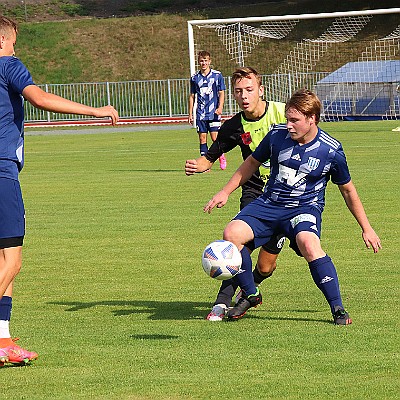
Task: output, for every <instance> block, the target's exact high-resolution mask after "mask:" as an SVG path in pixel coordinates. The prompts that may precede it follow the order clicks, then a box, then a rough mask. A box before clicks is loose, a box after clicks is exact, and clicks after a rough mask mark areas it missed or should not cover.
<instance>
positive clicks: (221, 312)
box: [206, 304, 228, 321]
mask: <svg viewBox="0 0 400 400" xmlns="http://www.w3.org/2000/svg"><path fill="white" fill-rule="evenodd" d="M227 311H228V307H227V306H226V305H225V304H215V305H214V306H213V308H212V310H211V311H210V313H209V314H208V315H207V317H206V319H207V320H208V321H222V320H223V319H224V318H225V315H226V313H227Z"/></svg>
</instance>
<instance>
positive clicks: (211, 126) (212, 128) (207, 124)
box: [196, 114, 221, 133]
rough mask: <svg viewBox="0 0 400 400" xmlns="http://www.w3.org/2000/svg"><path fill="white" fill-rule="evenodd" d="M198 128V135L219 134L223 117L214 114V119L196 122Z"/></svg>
mask: <svg viewBox="0 0 400 400" xmlns="http://www.w3.org/2000/svg"><path fill="white" fill-rule="evenodd" d="M196 127H197V132H198V133H207V132H218V131H219V128H221V116H220V115H217V114H214V119H212V120H210V119H206V120H200V119H197V120H196Z"/></svg>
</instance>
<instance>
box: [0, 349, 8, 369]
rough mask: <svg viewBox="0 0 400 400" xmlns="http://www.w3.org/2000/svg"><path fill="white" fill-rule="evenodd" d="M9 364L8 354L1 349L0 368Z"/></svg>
mask: <svg viewBox="0 0 400 400" xmlns="http://www.w3.org/2000/svg"><path fill="white" fill-rule="evenodd" d="M7 362H8V354H7V352H6V351H5V350H4V349H0V367H3V366H4V364H5V363H7Z"/></svg>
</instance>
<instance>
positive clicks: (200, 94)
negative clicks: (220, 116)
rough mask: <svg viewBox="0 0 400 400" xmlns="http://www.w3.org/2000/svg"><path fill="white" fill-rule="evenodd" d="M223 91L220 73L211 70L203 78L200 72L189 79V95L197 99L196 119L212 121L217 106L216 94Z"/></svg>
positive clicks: (217, 98) (223, 84)
mask: <svg viewBox="0 0 400 400" xmlns="http://www.w3.org/2000/svg"><path fill="white" fill-rule="evenodd" d="M222 90H225V82H224V78H223V76H222V74H221V72H219V71H216V70H214V69H211V70H210V72H209V73H208V74H207V75H206V76H204V75H203V74H202V73H201V72H200V71H199V72H197V73H196V74H194V75H193V76H192V77H191V78H190V93H192V94H195V95H196V98H197V110H196V119H198V120H213V119H214V114H215V110H216V109H217V108H218V106H219V95H218V93H219V92H220V91H222Z"/></svg>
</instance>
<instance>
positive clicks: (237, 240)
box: [223, 223, 244, 249]
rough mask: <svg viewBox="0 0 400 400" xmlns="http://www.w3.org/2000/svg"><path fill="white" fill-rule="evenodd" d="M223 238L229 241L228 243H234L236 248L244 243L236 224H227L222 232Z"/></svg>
mask: <svg viewBox="0 0 400 400" xmlns="http://www.w3.org/2000/svg"><path fill="white" fill-rule="evenodd" d="M223 238H224V239H225V240H229V241H230V242H232V243H234V244H235V245H236V246H238V247H239V249H240V246H241V245H242V244H244V243H242V242H243V240H242V231H241V229H240V228H239V227H238V225H237V224H234V223H233V224H232V223H231V224H228V225H227V227H226V228H225V230H224V234H223Z"/></svg>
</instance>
